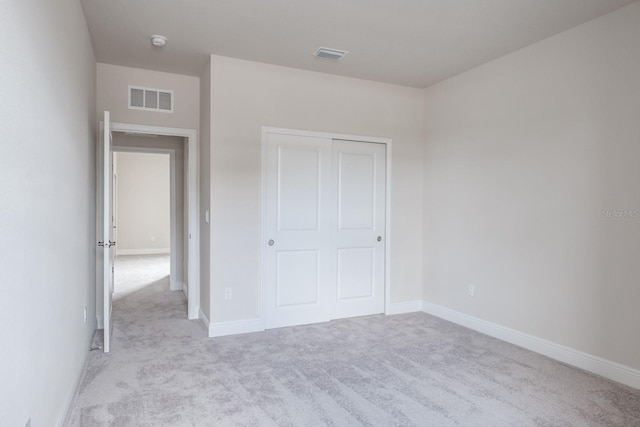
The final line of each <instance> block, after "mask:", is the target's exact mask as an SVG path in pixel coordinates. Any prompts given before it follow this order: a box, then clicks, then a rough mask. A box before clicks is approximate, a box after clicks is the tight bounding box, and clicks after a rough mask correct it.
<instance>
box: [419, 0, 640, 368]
mask: <svg viewBox="0 0 640 427" xmlns="http://www.w3.org/2000/svg"><path fill="white" fill-rule="evenodd" d="M638 40H640V4H639V3H634V4H632V5H630V6H627V7H625V8H623V9H620V10H619V11H616V12H613V13H611V14H609V15H605V16H603V17H601V18H598V19H596V20H594V21H591V22H589V23H586V24H584V25H581V26H579V27H576V28H574V29H572V30H569V31H567V32H565V33H562V34H560V35H558V36H555V37H552V38H550V39H547V40H545V41H542V42H540V43H538V44H535V45H533V46H530V47H528V48H526V49H523V50H520V51H518V52H515V53H513V54H510V55H508V56H505V57H503V58H501V59H498V60H496V61H493V62H491V63H488V64H486V65H484V66H482V67H479V68H476V69H474V70H471V71H468V72H466V73H464V74H461V75H459V76H457V77H454V78H451V79H449V80H446V81H444V82H442V83H440V84H437V85H435V86H432V87H430V88H428V89H427V90H426V91H425V97H426V98H425V99H426V112H425V123H426V146H425V147H426V148H425V163H424V242H425V252H424V295H425V300H427V301H428V302H431V303H435V304H439V305H443V306H445V307H448V308H452V309H454V310H458V311H462V312H464V313H467V314H471V315H473V316H477V317H480V318H482V319H485V320H489V321H491V322H495V323H498V324H500V325H504V326H507V327H510V328H513V329H516V330H519V331H523V332H526V333H529V334H532V335H535V336H538V337H541V338H544V339H547V340H550V341H553V342H556V343H560V344H563V345H566V346H569V347H571V348H574V349H578V350H582V351H584V352H587V353H590V354H594V355H597V356H600V357H603V358H606V359H609V360H612V361H616V362H619V363H622V364H625V365H628V366H631V367H634V368H640V340H639V339H638V325H639V324H640V310H639V309H638V306H639V303H640V286H638V277H640V263H638V259H640V192H638V184H639V183H640V168H639V167H638V159H640V140H639V137H638V135H640V120H638V118H639V117H640V79H638V76H640V44H638ZM468 284H475V286H476V295H475V297H473V298H471V297H469V296H468V295H467V287H468Z"/></svg>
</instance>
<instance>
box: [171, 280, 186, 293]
mask: <svg viewBox="0 0 640 427" xmlns="http://www.w3.org/2000/svg"><path fill="white" fill-rule="evenodd" d="M183 289H184V283H182V282H176V284H175V286H170V287H169V290H170V291H172V292H175V291H182V290H183Z"/></svg>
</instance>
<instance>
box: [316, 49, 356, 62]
mask: <svg viewBox="0 0 640 427" xmlns="http://www.w3.org/2000/svg"><path fill="white" fill-rule="evenodd" d="M347 53H349V52H347V51H346V50H340V49H331V48H328V47H319V48H318V49H316V51H315V52H313V54H314V55H315V56H317V57H318V58H325V59H334V60H338V59H342V57H344V56H345V55H346V54H347Z"/></svg>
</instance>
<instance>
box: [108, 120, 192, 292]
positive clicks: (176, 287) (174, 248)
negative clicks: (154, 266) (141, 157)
mask: <svg viewBox="0 0 640 427" xmlns="http://www.w3.org/2000/svg"><path fill="white" fill-rule="evenodd" d="M116 132H117V131H116ZM111 151H112V152H114V153H141V154H146V153H148V154H167V155H169V193H170V195H169V205H170V207H169V211H170V213H169V224H170V226H169V230H170V231H169V246H170V248H169V257H170V260H171V261H170V262H171V267H170V269H169V289H170V290H172V291H183V292H184V294H185V295H186V296H188V292H187V289H185V284H184V277H183V282H182V283H178V278H177V276H176V272H177V271H178V240H177V237H178V236H177V233H178V228H177V227H178V222H177V221H178V218H177V217H178V211H177V210H176V209H177V207H176V150H174V149H172V148H150V147H149V148H147V147H120V146H117V145H113V146H112V147H111ZM183 207H184V206H183ZM183 252H185V251H184V248H183ZM116 253H117V252H116ZM184 255H185V254H184V253H183V257H184Z"/></svg>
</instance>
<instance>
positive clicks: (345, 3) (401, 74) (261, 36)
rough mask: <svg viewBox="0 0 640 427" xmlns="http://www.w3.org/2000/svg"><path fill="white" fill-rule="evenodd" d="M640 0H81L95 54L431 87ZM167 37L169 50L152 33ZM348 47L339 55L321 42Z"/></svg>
mask: <svg viewBox="0 0 640 427" xmlns="http://www.w3.org/2000/svg"><path fill="white" fill-rule="evenodd" d="M633 1H634V0H82V5H83V8H84V11H85V14H86V17H87V21H88V24H89V31H90V32H91V37H92V40H93V45H94V49H95V53H96V58H97V60H98V62H104V63H108V64H115V65H125V66H130V67H138V68H146V69H152V70H158V71H167V72H173V73H180V74H191V75H199V74H200V72H201V71H202V67H203V66H204V63H205V61H206V58H207V55H209V54H216V55H223V56H230V57H234V58H242V59H249V60H253V61H259V62H266V63H271V64H278V65H284V66H289V67H295V68H302V69H305V70H314V71H319V72H325V73H332V74H340V75H344V76H351V77H359V78H363V79H369V80H377V81H382V82H388V83H396V84H400V85H407V86H415V87H425V86H428V85H430V84H433V83H435V82H438V81H440V80H443V79H445V78H447V77H450V76H453V75H455V74H458V73H461V72H463V71H465V70H468V69H470V68H473V67H475V66H477V65H480V64H482V63H485V62H487V61H490V60H492V59H495V58H498V57H500V56H502V55H505V54H507V53H509V52H512V51H514V50H517V49H520V48H522V47H524V46H527V45H530V44H532V43H535V42H537V41H539V40H542V39H544V38H547V37H549V36H551V35H554V34H557V33H559V32H561V31H564V30H567V29H569V28H571V27H574V26H576V25H578V24H581V23H583V22H586V21H588V20H590V19H593V18H596V17H598V16H600V15H603V14H605V13H608V12H611V11H613V10H615V9H617V8H619V7H622V6H624V5H627V4H629V3H633ZM152 34H161V35H164V36H166V37H167V38H168V39H169V42H168V43H167V46H166V47H164V48H163V49H159V48H154V47H152V46H151V43H150V40H149V36H150V35H152ZM319 46H325V47H330V48H337V49H344V50H348V51H350V52H351V53H350V54H349V55H347V56H346V57H345V58H344V59H342V60H341V61H339V62H332V61H327V60H323V59H319V58H316V57H314V56H312V53H313V51H314V50H315V49H316V48H317V47H319Z"/></svg>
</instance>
